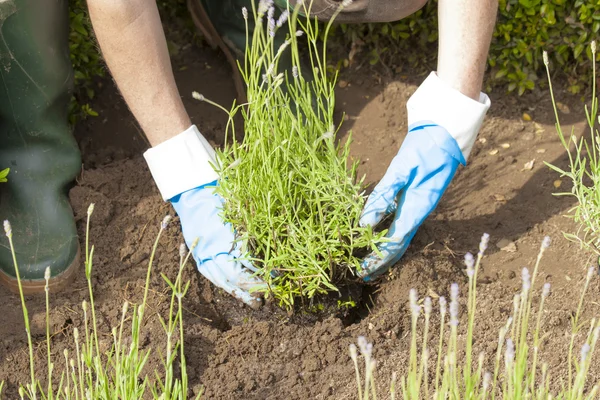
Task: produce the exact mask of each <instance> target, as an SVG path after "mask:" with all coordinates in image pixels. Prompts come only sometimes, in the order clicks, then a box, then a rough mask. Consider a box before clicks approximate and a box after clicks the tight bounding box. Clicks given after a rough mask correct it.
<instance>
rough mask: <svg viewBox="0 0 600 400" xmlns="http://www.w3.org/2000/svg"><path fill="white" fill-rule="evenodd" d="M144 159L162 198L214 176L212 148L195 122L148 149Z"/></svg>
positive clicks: (214, 158) (216, 175) (171, 196)
mask: <svg viewBox="0 0 600 400" xmlns="http://www.w3.org/2000/svg"><path fill="white" fill-rule="evenodd" d="M144 158H145V159H146V162H147V163H148V167H149V168H150V173H151V174H152V177H153V178H154V181H155V182H156V186H158V190H159V191H160V194H161V195H162V198H163V200H169V199H171V198H173V197H174V196H177V195H178V194H181V193H183V192H185V191H187V190H190V189H194V188H197V187H198V186H202V185H206V184H207V183H210V182H213V181H214V180H216V179H217V178H218V174H217V173H216V172H215V170H214V169H213V167H212V165H211V164H210V163H213V164H216V156H215V151H214V149H213V148H212V147H211V145H210V144H209V143H208V141H207V140H206V139H205V138H204V136H202V134H200V131H198V128H196V125H192V126H190V127H189V128H188V129H186V130H185V131H183V132H182V133H180V134H179V135H177V136H174V137H172V138H170V139H169V140H166V141H164V142H162V143H161V144H159V145H158V146H154V147H152V148H151V149H148V150H147V151H146V152H145V153H144Z"/></svg>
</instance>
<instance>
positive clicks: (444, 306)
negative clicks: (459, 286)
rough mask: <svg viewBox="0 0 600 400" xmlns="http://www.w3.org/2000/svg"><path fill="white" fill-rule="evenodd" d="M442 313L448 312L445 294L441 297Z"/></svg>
mask: <svg viewBox="0 0 600 400" xmlns="http://www.w3.org/2000/svg"><path fill="white" fill-rule="evenodd" d="M439 302H440V314H442V315H445V314H446V304H447V302H446V298H445V297H444V296H442V297H440V300H439Z"/></svg>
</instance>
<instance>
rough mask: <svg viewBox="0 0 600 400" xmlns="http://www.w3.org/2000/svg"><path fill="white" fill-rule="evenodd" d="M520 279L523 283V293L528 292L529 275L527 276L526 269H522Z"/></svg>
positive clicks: (529, 286) (529, 285) (527, 271)
mask: <svg viewBox="0 0 600 400" xmlns="http://www.w3.org/2000/svg"><path fill="white" fill-rule="evenodd" d="M521 279H522V281H523V291H524V292H528V291H529V289H530V288H531V275H530V274H529V270H528V269H527V267H525V268H523V271H522V272H521Z"/></svg>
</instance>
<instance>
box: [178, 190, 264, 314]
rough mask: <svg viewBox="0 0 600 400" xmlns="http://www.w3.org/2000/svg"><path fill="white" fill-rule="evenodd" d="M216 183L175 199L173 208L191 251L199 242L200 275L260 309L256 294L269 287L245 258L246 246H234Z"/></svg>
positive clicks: (236, 244) (239, 244)
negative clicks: (215, 190) (256, 274)
mask: <svg viewBox="0 0 600 400" xmlns="http://www.w3.org/2000/svg"><path fill="white" fill-rule="evenodd" d="M216 183H217V182H216V181H215V182H213V183H211V184H208V185H205V186H201V187H199V188H196V189H192V190H189V191H187V192H184V193H182V194H180V195H179V196H175V197H174V198H173V199H171V204H173V208H175V211H176V212H177V215H179V219H180V221H181V230H182V232H183V238H184V239H185V243H186V244H187V246H188V248H191V247H192V243H193V242H194V240H196V238H198V239H199V241H198V244H197V245H196V247H195V249H194V251H193V256H194V260H195V261H196V265H197V266H198V271H200V273H201V274H202V275H204V277H205V278H206V279H208V280H209V281H211V282H212V283H213V284H214V285H215V286H217V287H220V288H221V289H223V290H225V291H226V292H227V293H229V294H231V295H232V296H234V297H235V298H237V299H238V300H241V301H243V302H244V303H246V304H247V305H249V306H250V307H252V308H255V309H256V308H258V307H260V306H261V304H262V301H261V298H260V297H259V296H258V295H257V293H252V292H253V291H255V290H256V289H259V288H264V287H265V286H266V285H265V284H264V282H262V281H261V280H260V279H259V278H256V277H254V276H253V275H252V273H253V272H255V271H256V268H255V267H253V266H252V264H251V263H250V261H248V260H247V259H243V258H242V256H243V255H242V252H241V249H242V248H243V247H244V246H242V244H241V243H240V242H239V241H238V242H234V241H235V237H234V232H233V230H232V227H231V225H230V224H223V221H222V219H221V216H220V215H219V213H220V211H221V208H222V205H223V199H222V198H221V196H219V195H217V194H215V193H214V186H215V185H216Z"/></svg>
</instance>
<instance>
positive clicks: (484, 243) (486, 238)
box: [479, 233, 490, 254]
mask: <svg viewBox="0 0 600 400" xmlns="http://www.w3.org/2000/svg"><path fill="white" fill-rule="evenodd" d="M489 243H490V235H489V234H487V233H484V234H483V235H482V236H481V242H479V253H480V254H483V253H484V252H485V251H486V250H487V248H488V244H489Z"/></svg>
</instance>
